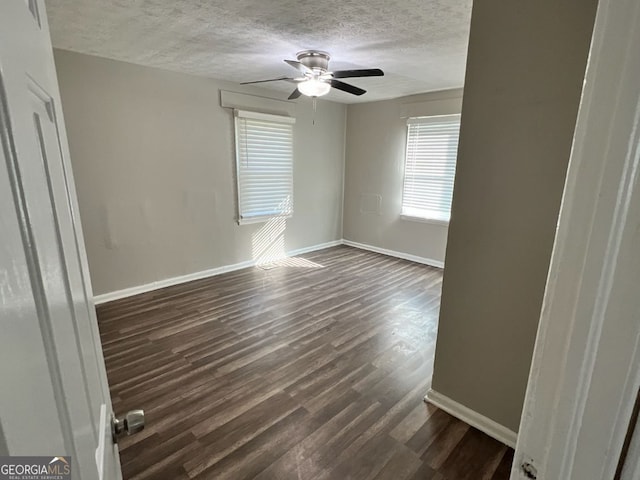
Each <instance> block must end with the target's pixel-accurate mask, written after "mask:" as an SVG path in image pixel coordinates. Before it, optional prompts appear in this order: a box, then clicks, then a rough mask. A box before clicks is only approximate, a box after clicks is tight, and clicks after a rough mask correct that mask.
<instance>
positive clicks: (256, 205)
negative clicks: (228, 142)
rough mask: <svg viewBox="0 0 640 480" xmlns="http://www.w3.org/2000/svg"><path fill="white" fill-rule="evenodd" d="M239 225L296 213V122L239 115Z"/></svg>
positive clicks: (251, 114) (237, 133) (258, 115)
mask: <svg viewBox="0 0 640 480" xmlns="http://www.w3.org/2000/svg"><path fill="white" fill-rule="evenodd" d="M235 123H236V168H237V180H238V223H240V224H243V223H254V222H261V221H265V220H268V219H269V218H272V217H275V216H281V215H283V216H291V214H292V213H293V124H294V123H295V119H294V118H290V117H282V116H278V115H267V114H263V113H255V112H246V111H242V110H236V111H235Z"/></svg>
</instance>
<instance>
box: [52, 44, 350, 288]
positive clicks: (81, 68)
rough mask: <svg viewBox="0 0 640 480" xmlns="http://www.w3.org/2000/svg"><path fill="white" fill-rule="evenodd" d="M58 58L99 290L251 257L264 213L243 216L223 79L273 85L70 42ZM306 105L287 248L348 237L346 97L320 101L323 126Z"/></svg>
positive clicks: (300, 117) (301, 112)
mask: <svg viewBox="0 0 640 480" xmlns="http://www.w3.org/2000/svg"><path fill="white" fill-rule="evenodd" d="M55 59H56V66H57V69H58V77H59V82H60V89H61V94H62V102H63V105H62V107H63V111H64V116H65V122H66V125H67V131H68V136H69V143H70V149H71V160H72V163H73V168H74V175H75V179H76V184H77V190H78V197H79V204H80V212H81V216H82V224H83V228H84V235H85V241H86V245H87V253H88V257H89V267H90V271H91V277H92V283H93V287H94V292H95V293H96V294H102V293H107V292H112V291H116V290H120V289H124V288H128V287H134V286H138V285H143V284H146V283H150V282H153V281H158V280H163V279H167V278H171V277H175V276H179V275H185V274H190V273H195V272H199V271H203V270H207V269H211V268H215V267H220V266H225V265H230V264H234V263H238V262H242V261H248V260H251V259H252V258H253V257H254V256H255V255H256V252H255V245H254V239H255V238H258V237H259V236H260V233H258V232H259V231H260V229H261V228H263V226H264V224H253V225H242V226H238V225H237V224H236V223H235V216H236V209H235V202H236V199H235V190H234V188H235V180H234V173H233V172H234V168H235V167H234V161H233V159H234V149H233V145H234V134H233V115H232V112H231V111H230V110H229V109H223V108H221V107H220V101H219V90H220V89H227V90H233V91H240V92H244V93H256V94H260V95H264V94H265V92H264V91H263V90H260V89H257V88H250V87H246V88H242V87H240V86H238V85H237V84H230V83H225V82H217V81H213V80H211V79H207V78H200V77H194V76H189V75H183V74H179V73H173V72H168V71H164V70H158V69H153V68H147V67H141V66H136V65H131V64H128V63H123V62H118V61H113V60H107V59H103V58H98V57H93V56H88V55H82V54H77V53H72V52H67V51H60V50H58V51H55ZM266 96H273V94H272V93H271V94H269V93H267V95H266ZM283 97H286V94H283ZM296 117H297V123H296V126H295V131H294V141H295V165H294V171H295V174H294V177H295V178H294V216H293V218H291V219H290V220H288V221H287V225H286V230H285V232H284V248H285V250H286V251H290V250H294V249H298V248H303V247H307V246H312V245H316V244H321V243H324V242H329V241H333V240H338V239H340V238H342V203H343V202H342V184H343V173H344V135H345V122H346V107H345V106H343V105H340V104H336V103H332V102H327V101H319V102H318V111H317V113H316V122H315V126H314V125H313V124H312V109H311V103H310V102H309V101H308V100H307V99H301V100H300V101H299V102H298V106H297V111H296Z"/></svg>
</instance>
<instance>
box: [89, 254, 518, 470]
mask: <svg viewBox="0 0 640 480" xmlns="http://www.w3.org/2000/svg"><path fill="white" fill-rule="evenodd" d="M441 280H442V275H441V271H440V270H438V269H435V268H431V267H427V266H423V265H418V264H415V263H411V262H408V261H404V260H399V259H394V258H391V257H386V256H383V255H378V254H375V253H369V252H365V251H362V250H357V249H354V248H350V247H335V248H331V249H327V250H323V251H320V252H315V253H311V254H307V255H304V256H302V257H298V258H295V259H288V260H286V261H284V262H282V264H280V265H277V266H272V267H270V268H250V269H246V270H241V271H237V272H232V273H228V274H225V275H220V276H217V277H212V278H209V279H205V280H199V281H195V282H191V283H188V284H183V285H179V286H175V287H170V288H166V289H163V290H158V291H155V292H151V293H147V294H143V295H138V296H136V297H130V298H128V299H123V300H120V301H115V302H112V303H109V304H105V305H102V306H100V307H99V308H98V316H99V324H100V331H101V335H102V342H103V345H104V352H105V357H106V363H107V370H108V376H109V382H110V385H111V395H112V398H113V404H114V409H115V411H116V412H118V413H122V412H125V411H126V410H129V409H133V408H143V409H144V410H145V412H146V418H147V427H146V429H145V430H144V431H142V432H141V433H139V434H137V435H135V436H132V437H128V438H125V439H123V440H122V441H121V459H122V467H123V471H124V476H125V479H143V478H144V479H151V478H154V479H167V480H178V479H188V478H197V479H234V480H235V479H242V478H257V479H287V480H288V479H297V480H311V479H327V480H342V479H393V480H403V479H439V480H442V479H448V480H464V479H473V480H480V479H486V480H498V479H507V478H508V477H509V468H510V464H511V461H512V458H513V451H512V450H511V449H508V448H507V447H505V446H504V445H502V444H500V443H499V442H497V441H495V440H493V439H491V438H490V437H488V436H486V435H485V434H483V433H481V432H479V431H478V430H476V429H474V428H470V427H469V426H468V425H466V424H465V423H463V422H461V421H459V420H457V419H455V418H453V417H452V416H450V415H448V414H447V413H445V412H443V411H442V410H439V409H437V408H435V407H433V406H430V405H427V404H425V403H424V402H423V400H422V399H423V396H424V394H425V393H426V391H427V389H428V387H429V382H430V378H431V372H432V366H433V354H434V345H435V335H436V326H437V317H438V308H439V302H440V286H441Z"/></svg>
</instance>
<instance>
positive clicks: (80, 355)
mask: <svg viewBox="0 0 640 480" xmlns="http://www.w3.org/2000/svg"><path fill="white" fill-rule="evenodd" d="M45 13H46V12H45V5H44V2H43V0H2V1H1V2H0V144H1V145H0V146H1V149H0V299H1V301H2V307H1V308H2V309H1V317H0V382H1V386H0V455H2V454H4V455H7V454H8V455H26V456H32V455H42V456H45V455H46V456H60V455H71V456H72V462H73V463H72V467H73V470H72V472H73V478H79V479H83V480H84V479H86V480H89V479H98V478H104V479H118V478H121V476H122V475H121V473H120V465H119V458H118V450H117V446H116V445H114V443H113V442H112V440H111V433H110V428H111V427H110V421H109V420H110V415H111V401H110V397H109V388H108V385H107V379H106V373H105V368H104V360H103V357H102V350H101V346H100V341H99V335H98V327H97V323H96V316H95V310H94V307H93V303H92V300H91V298H92V293H91V286H90V283H89V275H88V270H87V262H86V254H85V250H84V244H83V238H82V231H81V227H80V221H79V218H78V208H77V204H76V195H75V188H74V183H73V177H72V174H71V164H70V162H69V152H68V146H67V139H66V133H65V129H64V122H63V119H62V110H61V108H60V96H59V92H58V84H57V79H56V73H55V66H54V62H53V54H52V50H51V42H50V38H49V29H48V24H47V19H46V15H45ZM1 450H5V451H4V452H2V451H1Z"/></svg>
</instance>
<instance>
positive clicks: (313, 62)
mask: <svg viewBox="0 0 640 480" xmlns="http://www.w3.org/2000/svg"><path fill="white" fill-rule="evenodd" d="M296 58H297V61H296V60H285V62H286V63H287V64H288V65H290V66H292V67H293V68H295V69H296V70H298V71H299V72H300V73H301V74H302V77H298V78H290V77H280V78H273V79H270V80H257V81H255V82H243V83H242V85H246V84H249V83H264V82H277V81H280V80H286V81H288V82H293V83H297V84H298V85H297V87H296V89H295V90H294V91H293V93H291V95H289V100H293V99H296V98H298V97H300V95H305V96H307V97H311V98H317V97H321V96H323V95H326V94H327V93H329V92H330V91H331V88H332V87H333V88H335V89H338V90H342V91H343V92H347V93H350V94H352V95H363V94H364V93H366V90H363V89H362V88H359V87H356V86H354V85H350V84H348V83H345V82H342V81H340V80H337V79H338V78H353V77H380V76H383V75H384V72H383V71H382V70H380V69H379V68H369V69H360V70H340V71H336V72H330V71H329V60H330V59H331V57H330V55H329V54H328V53H327V52H323V51H321V50H304V51H302V52H298V54H297V55H296Z"/></svg>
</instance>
